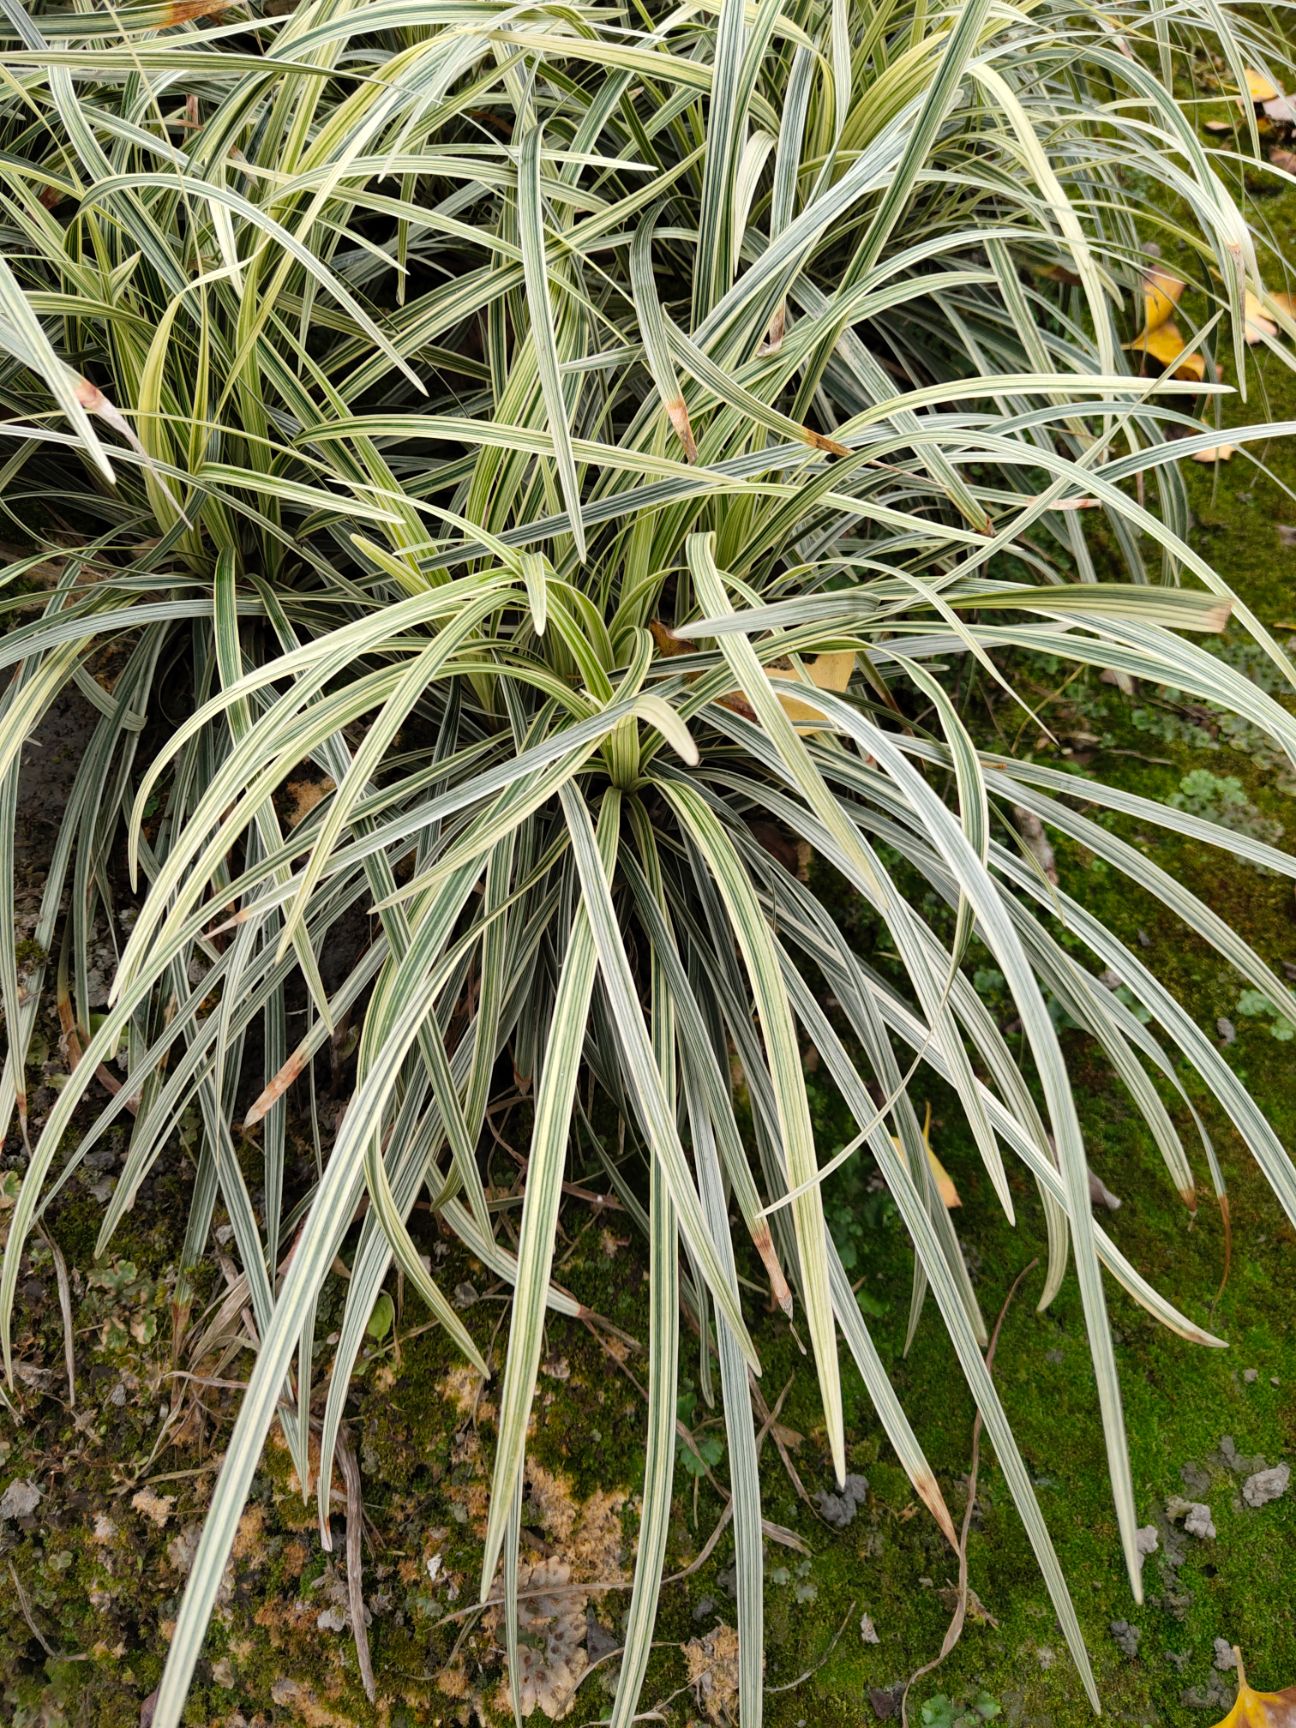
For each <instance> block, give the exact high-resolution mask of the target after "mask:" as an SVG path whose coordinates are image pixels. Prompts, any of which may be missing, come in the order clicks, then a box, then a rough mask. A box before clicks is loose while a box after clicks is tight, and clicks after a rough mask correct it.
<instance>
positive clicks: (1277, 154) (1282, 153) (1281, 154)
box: [1269, 150, 1296, 180]
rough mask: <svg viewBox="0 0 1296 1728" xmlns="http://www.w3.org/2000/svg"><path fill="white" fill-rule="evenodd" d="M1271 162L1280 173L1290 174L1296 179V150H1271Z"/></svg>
mask: <svg viewBox="0 0 1296 1728" xmlns="http://www.w3.org/2000/svg"><path fill="white" fill-rule="evenodd" d="M1269 164H1270V166H1271V167H1273V168H1276V169H1277V170H1278V172H1279V173H1280V174H1290V175H1291V176H1292V178H1293V179H1294V180H1296V151H1293V150H1271V151H1270V152H1269Z"/></svg>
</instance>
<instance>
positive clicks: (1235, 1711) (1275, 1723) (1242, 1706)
mask: <svg viewBox="0 0 1296 1728" xmlns="http://www.w3.org/2000/svg"><path fill="white" fill-rule="evenodd" d="M1233 1654H1234V1656H1235V1657H1236V1658H1237V1674H1238V1693H1237V1699H1236V1701H1235V1702H1234V1705H1233V1708H1232V1709H1231V1710H1230V1711H1229V1713H1228V1715H1227V1716H1226V1717H1225V1718H1224V1720H1223V1721H1222V1722H1217V1723H1216V1724H1215V1728H1296V1686H1288V1687H1287V1688H1286V1689H1285V1690H1284V1691H1282V1692H1256V1691H1255V1690H1253V1688H1252V1687H1250V1686H1249V1685H1248V1684H1247V1678H1246V1671H1245V1669H1244V1668H1243V1666H1242V1654H1241V1651H1239V1649H1238V1648H1237V1646H1236V1644H1235V1645H1234V1646H1233Z"/></svg>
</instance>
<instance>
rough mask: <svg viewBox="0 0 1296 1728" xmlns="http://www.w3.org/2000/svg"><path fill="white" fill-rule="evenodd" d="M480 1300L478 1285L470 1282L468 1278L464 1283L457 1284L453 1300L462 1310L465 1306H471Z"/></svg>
mask: <svg viewBox="0 0 1296 1728" xmlns="http://www.w3.org/2000/svg"><path fill="white" fill-rule="evenodd" d="M478 1300H479V1298H478V1295H477V1286H476V1285H475V1284H470V1283H469V1281H468V1280H467V1279H466V1278H465V1279H464V1281H463V1283H462V1284H456V1285H455V1287H454V1297H453V1301H454V1305H455V1307H456V1308H458V1309H460V1310H461V1311H462V1310H463V1309H465V1308H471V1307H472V1306H473V1304H474V1303H475V1302H477V1301H478Z"/></svg>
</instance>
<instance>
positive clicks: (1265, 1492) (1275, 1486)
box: [1242, 1464, 1291, 1506]
mask: <svg viewBox="0 0 1296 1728" xmlns="http://www.w3.org/2000/svg"><path fill="white" fill-rule="evenodd" d="M1290 1481H1291V1467H1290V1465H1287V1464H1275V1465H1274V1467H1273V1468H1272V1470H1257V1471H1256V1473H1255V1475H1254V1476H1248V1477H1247V1479H1246V1481H1245V1482H1244V1483H1243V1484H1242V1498H1243V1499H1244V1500H1245V1501H1246V1503H1247V1505H1248V1506H1267V1505H1268V1504H1269V1502H1270V1501H1271V1500H1281V1499H1282V1497H1283V1495H1284V1494H1285V1493H1286V1492H1287V1484H1288V1483H1289V1482H1290Z"/></svg>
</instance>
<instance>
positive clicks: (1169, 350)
mask: <svg viewBox="0 0 1296 1728" xmlns="http://www.w3.org/2000/svg"><path fill="white" fill-rule="evenodd" d="M1125 346H1126V348H1132V349H1134V350H1136V351H1137V352H1138V353H1140V354H1146V355H1147V356H1148V358H1149V359H1150V360H1155V361H1156V362H1157V364H1158V365H1159V366H1162V367H1165V366H1169V365H1171V364H1172V363H1174V362H1176V361H1177V364H1176V365H1175V369H1174V376H1175V377H1176V378H1191V379H1193V380H1195V381H1196V382H1197V383H1199V384H1200V383H1201V382H1202V380H1203V379H1204V378H1205V376H1206V362H1205V360H1204V359H1203V358H1202V356H1201V355H1200V354H1198V353H1197V351H1196V350H1195V349H1188V350H1187V351H1186V352H1185V347H1184V339H1183V337H1182V336H1181V335H1180V334H1179V326H1178V325H1177V324H1176V323H1175V322H1174V321H1173V320H1172V319H1169V320H1167V321H1166V323H1164V324H1158V325H1157V327H1156V329H1155V330H1144V331H1143V333H1142V334H1141V335H1139V336H1136V337H1135V338H1134V340H1133V341H1132V342H1127V343H1126V344H1125Z"/></svg>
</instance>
